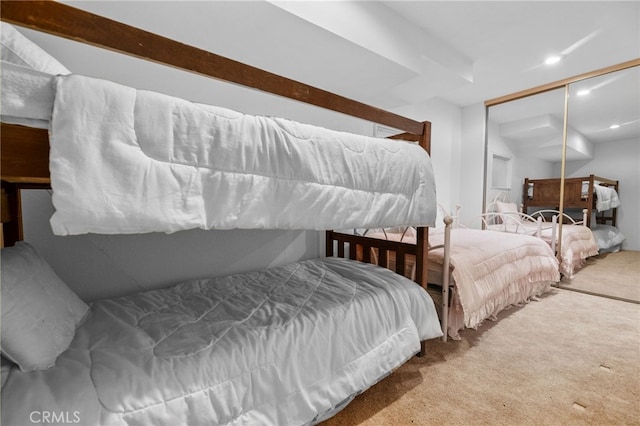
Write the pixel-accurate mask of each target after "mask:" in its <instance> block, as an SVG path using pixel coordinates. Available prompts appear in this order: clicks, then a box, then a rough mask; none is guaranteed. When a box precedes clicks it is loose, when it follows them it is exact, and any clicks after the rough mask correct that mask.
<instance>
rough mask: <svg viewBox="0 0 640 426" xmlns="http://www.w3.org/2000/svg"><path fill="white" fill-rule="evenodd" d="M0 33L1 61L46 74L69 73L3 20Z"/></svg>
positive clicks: (54, 59)
mask: <svg viewBox="0 0 640 426" xmlns="http://www.w3.org/2000/svg"><path fill="white" fill-rule="evenodd" d="M0 35H1V37H0V56H1V59H2V60H3V61H6V62H11V63H12V64H16V65H21V66H23V67H29V68H33V69H34V70H37V71H42V72H45V73H47V74H53V75H58V74H70V71H69V70H68V69H67V68H66V67H65V66H64V65H62V64H61V63H60V62H58V60H57V59H56V58H54V57H53V56H51V55H49V54H48V53H47V52H45V51H44V50H43V49H42V48H41V47H40V46H38V45H37V44H35V43H34V42H32V41H31V40H29V39H28V38H26V37H25V36H24V35H22V34H21V33H20V32H18V30H16V29H15V27H14V26H12V25H10V24H7V23H5V22H3V23H2V25H1V26H0Z"/></svg>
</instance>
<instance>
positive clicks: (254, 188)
mask: <svg viewBox="0 0 640 426" xmlns="http://www.w3.org/2000/svg"><path fill="white" fill-rule="evenodd" d="M51 126H52V128H51V155H50V170H51V184H52V187H53V203H54V206H55V208H56V212H55V213H54V215H53V217H52V218H51V224H52V228H53V231H54V233H55V234H57V235H68V234H81V233H88V232H95V233H107V234H108V233H120V234H122V233H139V232H154V231H161V232H174V231H178V230H182V229H190V228H203V229H211V228H217V229H235V228H252V229H253V228H271V229H345V228H357V227H372V226H395V225H400V224H408V225H420V226H432V225H433V224H434V221H435V215H436V203H435V184H434V180H433V170H432V167H431V162H430V159H429V156H428V154H427V153H426V152H425V151H424V150H423V149H422V148H421V147H419V146H418V145H416V144H410V143H406V142H402V141H392V140H388V139H378V138H372V137H365V136H360V135H354V134H350V133H345V132H338V131H332V130H328V129H323V128H319V127H315V126H310V125H305V124H301V123H296V122H292V121H289V120H285V119H280V118H269V117H257V116H249V115H245V114H241V113H238V112H235V111H231V110H228V109H224V108H218V107H212V106H207V105H202V104H194V103H191V102H188V101H185V100H182V99H179V98H174V97H170V96H166V95H161V94H158V93H154V92H148V91H141V90H135V89H132V88H129V87H125V86H121V85H118V84H116V83H112V82H109V81H104V80H97V79H93V78H88V77H83V76H77V75H72V76H60V77H58V79H57V88H56V99H55V104H54V112H53V119H52V124H51Z"/></svg>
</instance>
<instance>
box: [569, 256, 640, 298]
mask: <svg viewBox="0 0 640 426" xmlns="http://www.w3.org/2000/svg"><path fill="white" fill-rule="evenodd" d="M560 287H562V288H566V289H570V290H576V291H583V292H586V293H592V294H601V295H604V296H608V297H613V298H619V299H624V300H630V301H634V302H637V303H640V251H626V250H624V251H619V252H617V253H605V254H601V255H598V256H594V257H590V258H588V259H587V263H586V265H585V266H584V267H583V268H582V269H580V270H579V271H578V272H577V273H576V274H575V276H574V277H573V279H571V280H569V279H567V278H563V279H562V281H561V282H560Z"/></svg>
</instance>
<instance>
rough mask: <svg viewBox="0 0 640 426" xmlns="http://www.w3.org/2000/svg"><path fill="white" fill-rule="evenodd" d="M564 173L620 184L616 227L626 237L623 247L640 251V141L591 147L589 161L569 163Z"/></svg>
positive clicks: (616, 142) (568, 175)
mask: <svg viewBox="0 0 640 426" xmlns="http://www.w3.org/2000/svg"><path fill="white" fill-rule="evenodd" d="M557 167H559V166H557ZM565 171H566V176H567V177H581V176H589V175H596V176H601V177H604V178H608V179H614V180H619V181H620V192H619V197H620V208H619V209H618V216H617V220H618V224H617V227H618V229H619V230H620V232H622V234H623V235H624V236H625V237H626V240H625V241H624V243H623V244H622V248H623V249H624V250H640V220H639V219H638V212H640V140H637V139H630V140H629V139H628V140H622V141H611V142H602V143H598V144H594V155H593V159H592V160H582V161H568V162H567V164H566V169H565ZM558 175H559V173H558Z"/></svg>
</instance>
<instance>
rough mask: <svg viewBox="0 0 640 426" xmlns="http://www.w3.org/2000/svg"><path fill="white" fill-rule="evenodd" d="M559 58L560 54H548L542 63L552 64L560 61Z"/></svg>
mask: <svg viewBox="0 0 640 426" xmlns="http://www.w3.org/2000/svg"><path fill="white" fill-rule="evenodd" d="M560 59H562V58H561V57H560V56H549V57H548V58H547V59H545V60H544V63H545V64H547V65H553V64H557V63H558V62H560Z"/></svg>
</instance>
